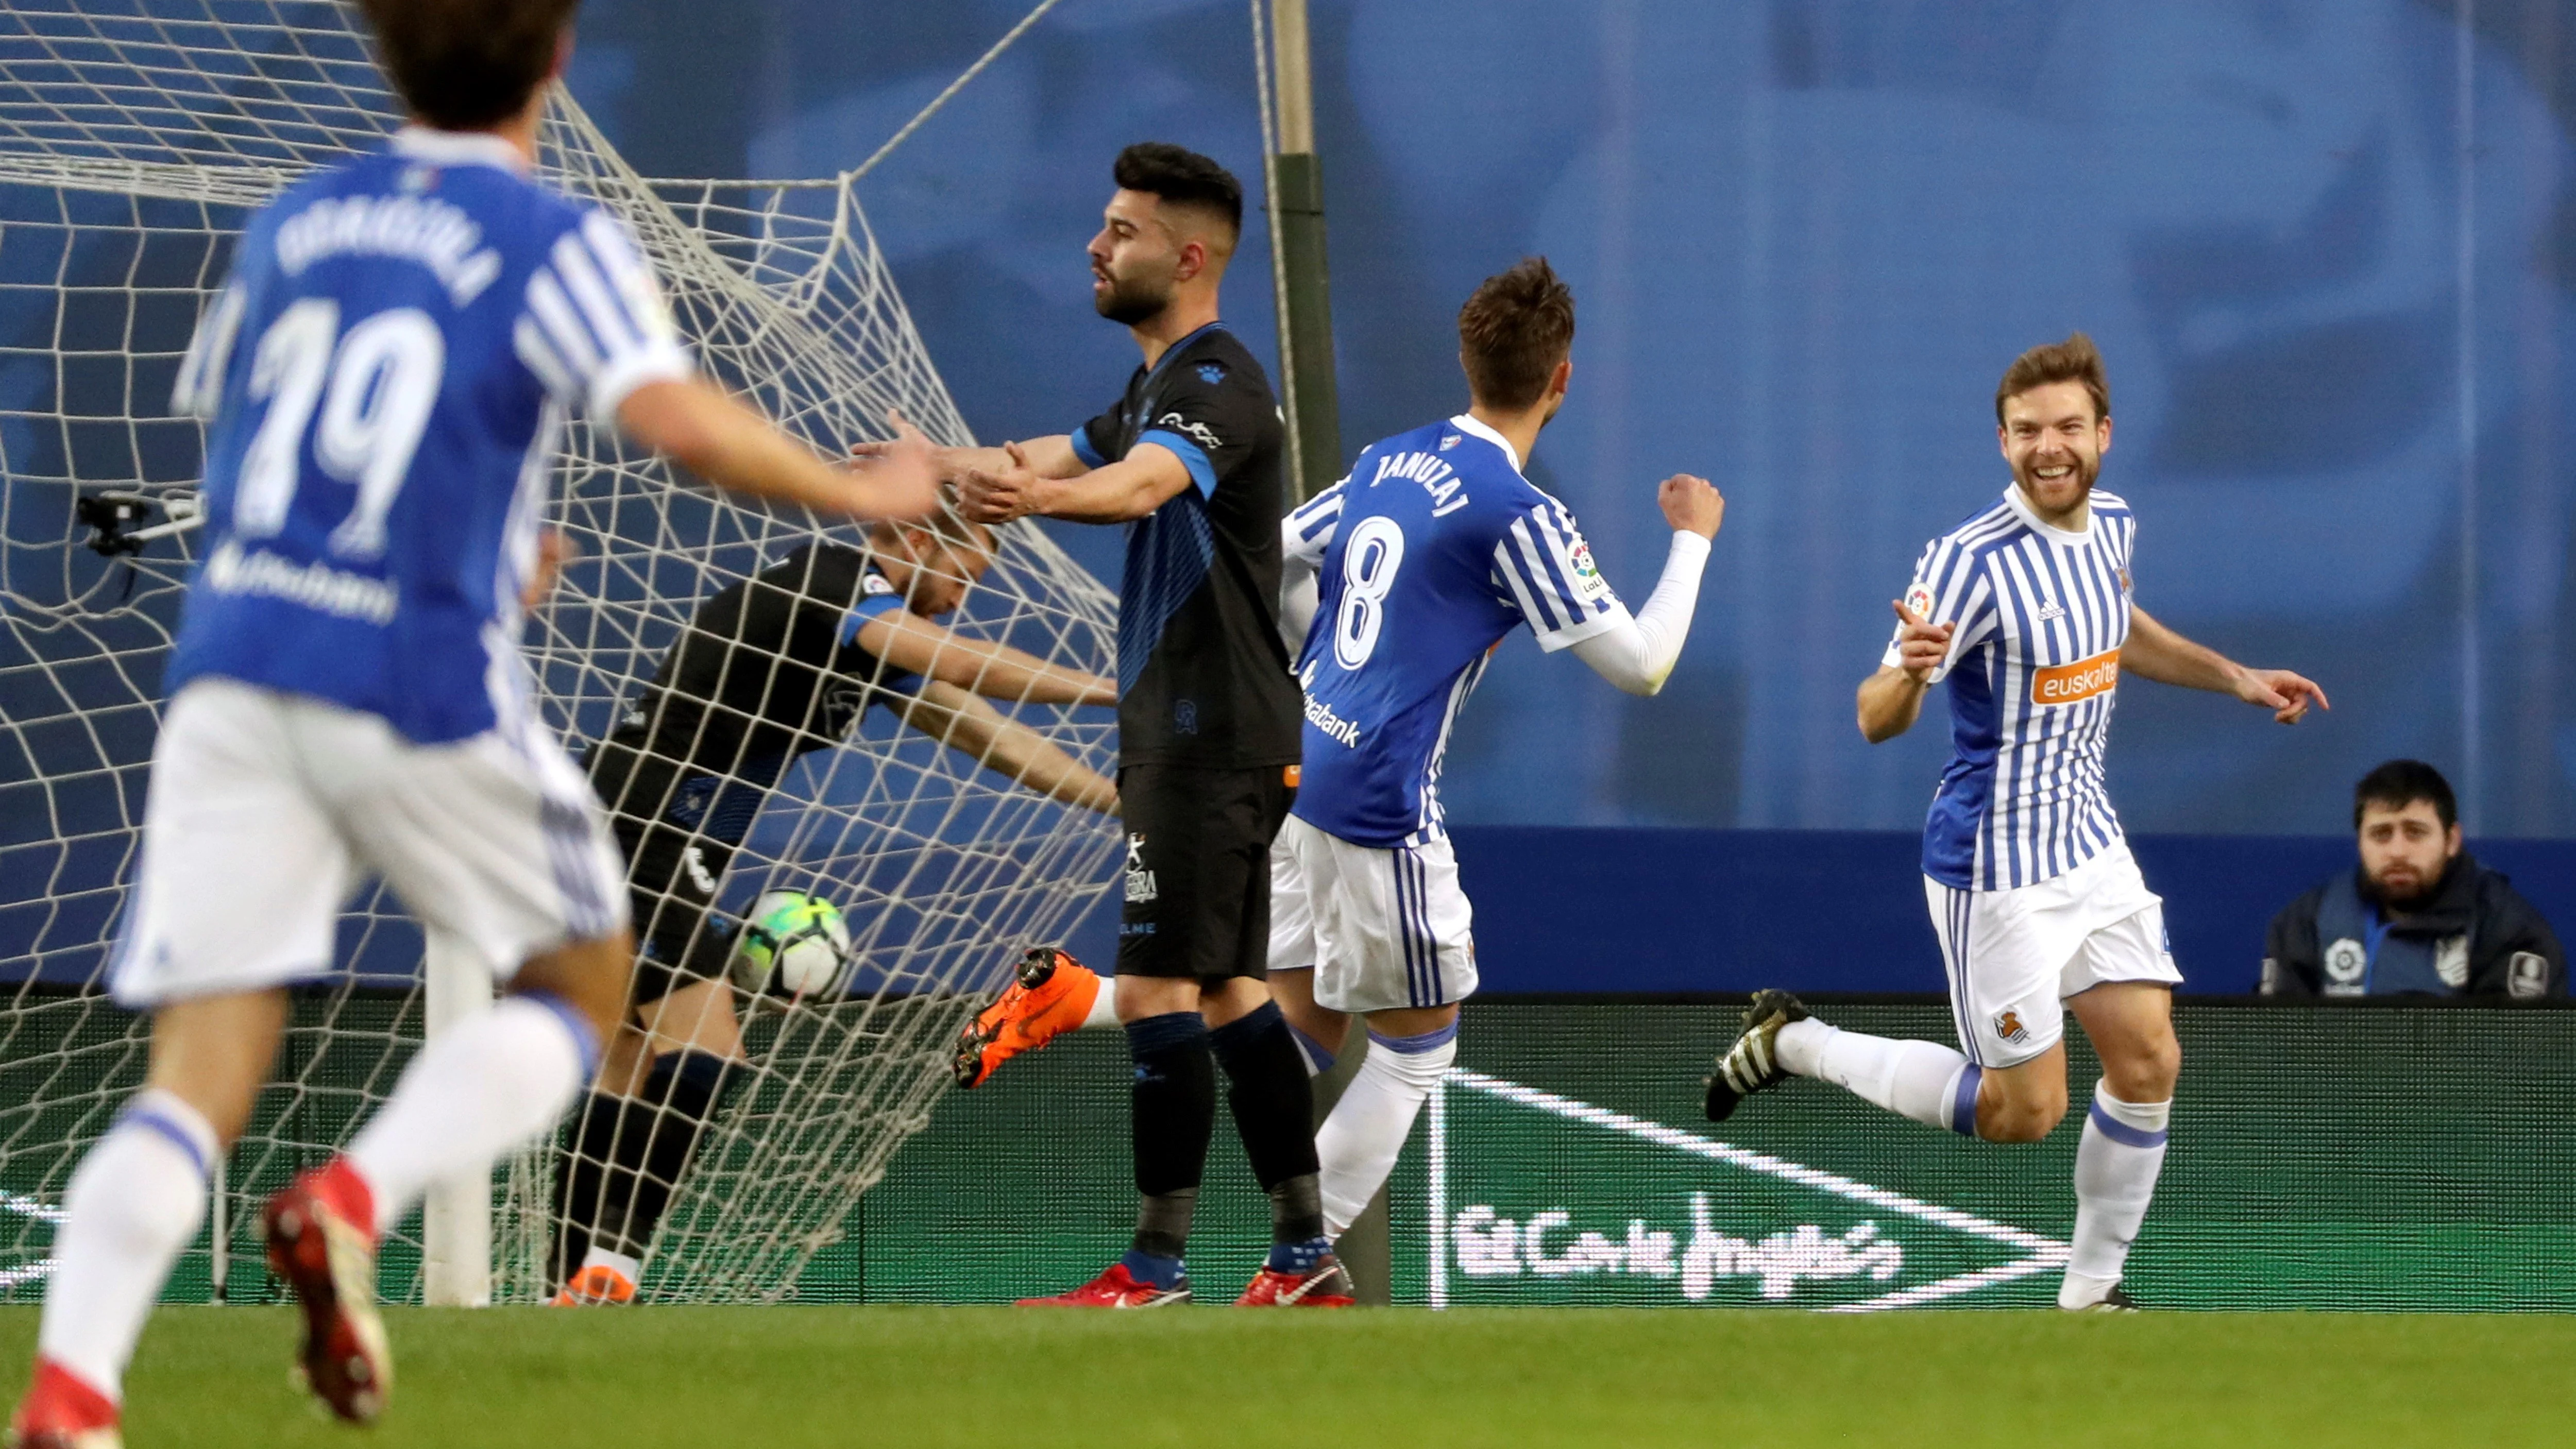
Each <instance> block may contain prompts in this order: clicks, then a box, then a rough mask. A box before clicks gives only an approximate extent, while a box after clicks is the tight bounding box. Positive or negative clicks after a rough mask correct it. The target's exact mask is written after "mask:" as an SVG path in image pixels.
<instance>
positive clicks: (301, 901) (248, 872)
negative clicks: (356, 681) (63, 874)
mask: <svg viewBox="0 0 2576 1449" xmlns="http://www.w3.org/2000/svg"><path fill="white" fill-rule="evenodd" d="M366 874H371V875H376V876H380V877H382V878H383V879H384V881H385V882H386V883H387V884H388V885H390V886H392V887H393V889H394V893H395V894H396V895H398V896H400V897H402V901H403V904H404V906H405V907H406V908H407V909H409V910H410V912H411V913H412V915H413V916H414V917H416V918H417V919H419V920H420V921H421V922H422V924H424V925H425V926H430V927H433V928H437V929H440V930H444V931H446V932H448V933H449V934H451V935H453V936H455V937H457V938H459V939H460V940H461V941H463V942H464V943H465V944H467V945H469V946H471V947H472V948H473V949H474V950H475V951H476V952H477V953H479V954H480V955H481V956H482V958H483V959H484V960H485V961H487V962H489V963H490V964H491V966H492V968H493V970H494V972H495V973H496V975H497V976H499V977H500V978H501V979H504V980H506V979H508V977H509V976H510V975H511V974H512V973H514V972H516V971H517V970H518V968H519V964H520V963H521V962H523V961H525V960H526V959H527V958H528V957H530V956H532V955H535V954H537V953H539V952H541V951H547V950H551V949H553V948H554V947H557V946H560V945H563V944H564V943H566V942H569V941H581V940H593V939H596V938H598V937H601V936H606V935H608V934H610V933H611V932H613V931H615V930H616V929H617V928H619V927H620V926H622V925H624V924H625V922H626V909H627V908H626V884H625V871H624V869H623V867H622V866H621V864H620V861H619V857H618V854H617V846H616V843H615V841H614V840H613V839H612V838H611V837H610V836H609V833H608V826H607V822H606V821H605V819H604V818H603V817H602V816H601V813H600V810H599V806H598V804H597V802H596V801H595V800H594V799H593V797H592V795H591V792H590V787H589V784H588V782H586V781H585V780H584V779H583V778H582V775H581V772H580V771H579V770H578V769H576V768H574V766H573V763H572V761H571V760H570V759H568V758H566V757H565V755H564V752H563V746H562V745H560V744H558V743H557V742H556V741H555V740H554V738H553V737H552V736H551V735H550V734H548V733H547V732H546V731H545V730H544V729H543V728H542V727H540V726H535V725H530V726H527V727H524V728H522V729H519V730H516V731H509V732H505V731H502V730H494V731H490V732H488V733H485V734H480V735H476V736H474V737H473V738H472V739H467V740H460V741H457V742H456V743H454V744H449V745H416V744H413V743H412V742H410V741H409V740H406V739H404V738H403V737H402V736H401V735H399V734H397V733H396V732H395V731H394V728H393V726H392V725H390V724H387V723H386V722H385V721H384V720H383V719H381V718H379V717H377V716H375V715H372V714H363V713H359V712H357V711H353V710H347V709H342V708H340V707H339V706H337V705H332V704H326V703H323V702H322V701H319V700H314V699H307V698H303V697H301V696H297V695H288V694H279V693H276V692H273V691H270V690H266V689H259V688H254V687H252V686H250V685H246V684H241V683H238V682H235V681H233V680H228V679H206V680H201V681H198V682H195V683H192V684H190V685H188V686H187V687H186V688H185V689H182V690H181V691H180V692H179V697H178V698H177V699H174V700H172V701H171V702H170V708H169V710H168V712H167V713H166V714H164V715H163V717H162V723H161V737H160V740H159V741H158V742H157V743H156V744H155V745H154V747H153V751H152V794H151V800H150V802H149V804H148V805H147V806H146V807H145V811H144V818H143V853H142V860H141V863H140V864H139V865H138V867H137V868H136V872H135V892H134V897H133V900H132V902H131V906H130V909H129V912H128V915H127V920H126V926H125V929H124V931H123V933H122V938H121V939H120V940H119V941H118V943H117V950H116V959H115V962H114V964H113V965H112V966H111V967H110V981H111V983H112V985H113V987H114V989H115V994H116V999H117V1000H118V1001H119V1002H120V1003H122V1004H124V1005H126V1006H132V1007H149V1006H157V1005H161V1004H163V1003H165V1002H169V1001H173V1000H182V999H185V998H188V997H196V996H211V995H218V994H222V993H226V992H235V991H257V990H262V989H265V988H268V987H273V986H282V985H285V984H286V983H288V982H291V981H297V980H302V979H305V978H309V977H313V976H318V975H321V974H323V973H325V972H327V971H329V970H330V969H331V966H332V942H333V937H334V929H333V928H334V926H335V925H336V924H337V921H338V917H339V914H340V909H341V907H342V905H343V904H344V903H345V902H346V901H347V900H348V898H349V895H350V893H351V892H352V890H353V889H354V888H355V887H356V886H357V884H358V882H359V880H360V878H361V876H362V875H366Z"/></svg>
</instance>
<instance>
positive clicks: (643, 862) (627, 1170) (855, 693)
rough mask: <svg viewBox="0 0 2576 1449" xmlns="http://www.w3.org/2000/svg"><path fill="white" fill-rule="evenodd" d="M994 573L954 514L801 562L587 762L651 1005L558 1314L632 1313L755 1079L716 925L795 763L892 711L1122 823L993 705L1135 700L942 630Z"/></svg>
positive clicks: (609, 1100)
mask: <svg viewBox="0 0 2576 1449" xmlns="http://www.w3.org/2000/svg"><path fill="white" fill-rule="evenodd" d="M891 451H892V445H888V444H867V445H862V446H861V447H860V448H859V449H858V452H859V453H860V455H861V456H862V457H879V456H884V455H886V454H888V453H890V452H891ZM992 565H993V538H992V531H991V530H990V529H987V528H984V527H981V526H980V525H976V524H971V523H968V522H966V521H965V520H964V519H962V518H960V517H958V516H957V515H956V514H955V513H954V512H951V511H947V510H942V511H941V512H938V513H934V514H932V515H931V516H930V517H929V518H927V519H924V520H922V521H921V522H918V523H906V524H895V523H884V524H879V525H878V526H877V527H876V528H875V529H873V530H871V531H870V533H869V535H868V539H867V546H866V548H864V549H856V548H850V547H847V546H845V545H842V544H837V543H816V544H811V545H808V546H806V547H804V548H800V549H797V550H796V551H794V552H793V553H790V554H789V555H788V556H787V557H786V558H784V559H782V560H780V561H779V562H778V563H776V564H773V565H771V566H770V567H768V568H766V569H763V570H762V571H761V572H760V573H759V574H758V575H756V576H754V577H752V578H749V579H745V580H743V581H742V582H740V583H737V584H734V585H732V586H731V587H729V588H726V589H723V590H720V591H719V592H717V593H716V594H714V595H712V596H711V597H709V598H708V599H707V600H706V602H704V603H702V604H700V605H699V606H698V609H697V612H696V613H695V614H694V615H692V616H691V617H690V620H689V626H688V628H687V629H686V630H684V631H683V632H682V633H681V635H680V638H679V640H678V641H677V642H676V643H674V644H673V645H672V646H671V649H670V652H669V653H668V654H666V655H664V656H663V659H662V662H661V665H660V667H659V668H657V669H656V670H655V671H654V673H653V677H652V678H651V679H650V680H648V681H646V683H645V685H644V689H643V692H642V694H641V696H640V698H639V699H638V700H637V702H636V706H635V709H634V711H633V713H632V714H630V715H629V716H628V717H627V719H626V721H625V723H623V724H622V725H620V726H619V727H618V729H617V730H616V731H615V732H614V733H612V734H610V735H609V736H608V738H606V739H604V740H602V741H600V742H599V743H598V744H597V745H595V746H593V747H592V748H591V751H590V756H589V759H588V761H587V765H588V769H589V773H590V776H591V782H592V784H593V785H594V786H596V787H597V789H598V791H599V798H600V803H601V804H603V805H605V806H606V807H608V811H609V824H610V827H611V828H612V829H613V830H615V832H616V834H617V840H618V843H619V844H620V845H621V846H623V847H624V848H625V851H626V855H627V859H628V861H629V862H630V865H629V867H628V878H627V880H628V886H629V891H630V894H631V896H632V907H633V910H634V913H635V920H636V924H637V932H636V934H637V935H638V936H640V937H641V938H642V953H641V955H639V956H638V958H637V960H636V966H635V986H634V995H633V1000H634V1006H633V1008H632V1010H631V1012H630V1014H629V1016H628V1019H627V1022H626V1025H625V1026H624V1028H623V1029H621V1030H620V1031H619V1032H618V1033H617V1035H616V1037H615V1038H614V1039H612V1040H611V1041H610V1043H609V1046H608V1051H607V1060H606V1062H605V1063H604V1064H603V1066H602V1067H601V1069H600V1079H599V1085H598V1086H597V1087H596V1088H594V1089H593V1091H592V1093H591V1095H590V1097H589V1099H588V1100H587V1101H586V1102H585V1103H584V1104H583V1107H582V1110H581V1111H580V1112H579V1113H577V1114H575V1118H574V1120H575V1123H576V1124H577V1125H576V1126H575V1127H574V1129H573V1137H572V1156H571V1159H570V1161H569V1162H568V1163H567V1164H566V1167H565V1170H564V1171H563V1172H562V1173H560V1174H559V1175H558V1177H557V1180H556V1192H557V1197H556V1207H555V1211H556V1237H555V1242H556V1249H555V1254H554V1257H553V1259H552V1260H551V1266H550V1268H549V1273H550V1276H551V1277H552V1278H553V1279H554V1280H555V1281H556V1282H557V1283H559V1284H561V1285H562V1291H561V1293H560V1294H558V1296H557V1297H556V1299H555V1302H556V1303H558V1304H561V1305H567V1306H572V1305H583V1304H602V1303H625V1302H630V1301H632V1300H633V1299H634V1297H635V1286H636V1283H637V1282H638V1280H639V1278H640V1276H641V1274H642V1270H643V1258H644V1254H645V1251H646V1249H647V1248H649V1247H650V1246H651V1245H652V1242H653V1232H654V1229H655V1228H656V1227H657V1226H659V1225H660V1223H661V1220H662V1214H663V1212H664V1210H665V1209H666V1208H667V1207H668V1206H669V1205H670V1200H671V1194H672V1192H673V1190H674V1188H675V1187H676V1186H677V1184H678V1182H679V1180H680V1177H681V1175H682V1174H683V1173H684V1172H686V1171H687V1169H688V1165H689V1162H690V1159H691V1158H692V1157H693V1156H694V1154H695V1153H696V1151H697V1146H698V1141H699V1138H700V1137H701V1136H702V1135H703V1134H704V1132H705V1131H706V1127H707V1124H708V1122H709V1120H710V1119H711V1118H712V1117H713V1116H714V1114H715V1111H716V1109H717V1107H718V1106H720V1105H721V1104H722V1102H723V1100H724V1098H725V1096H726V1094H727V1093H728V1092H729V1091H730V1090H731V1088H732V1087H733V1086H734V1084H735V1083H736V1082H738V1081H739V1080H740V1079H741V1078H742V1076H743V1073H742V1072H740V1071H738V1070H733V1069H732V1067H733V1065H734V1064H736V1063H739V1062H741V1061H742V1060H743V1045H742V1028H741V1023H740V1021H739V1019H738V1018H737V1017H736V1016H735V1015H734V1003H733V988H732V987H731V986H730V985H729V984H728V983H727V980H726V966H727V963H728V961H729V959H730V958H731V956H732V954H733V950H734V945H735V932H734V930H733V929H732V927H731V926H730V924H729V923H727V922H725V921H724V920H723V919H722V917H721V916H718V915H716V914H714V912H715V904H716V896H717V894H718V892H719V891H720V890H721V889H722V887H723V882H724V877H725V872H726V870H727V868H728V867H730V866H731V864H732V862H733V854H734V851H735V850H736V848H738V847H739V846H740V845H741V844H742V841H743V837H744V836H745V835H746V834H747V833H748V832H749V831H750V829H751V823H752V819H753V817H754V816H755V815H757V814H758V813H759V811H760V807H761V803H762V802H763V801H764V800H766V799H767V798H768V796H769V792H770V790H771V789H772V788H773V787H775V786H776V785H777V783H778V781H779V780H780V779H781V777H783V776H784V775H785V774H786V772H787V769H788V767H789V766H790V765H791V764H793V763H794V762H795V761H796V760H798V759H800V758H802V757H803V756H805V755H808V754H811V753H813V752H815V751H817V750H826V749H831V748H833V747H835V746H837V745H839V744H840V743H841V742H842V740H843V739H844V738H845V737H846V736H847V735H848V734H849V733H850V731H851V729H852V728H853V727H854V726H855V725H856V724H857V723H858V719H859V716H860V715H861V714H862V713H863V712H865V711H866V710H867V709H868V708H869V707H870V706H871V705H883V706H885V707H886V708H887V709H889V710H892V711H893V712H894V713H895V715H896V716H897V717H899V718H900V719H902V720H903V721H904V723H906V724H908V725H910V726H911V727H913V728H914V729H917V730H919V731H921V732H922V733H923V734H926V735H928V736H930V737H931V738H932V739H935V740H938V741H940V742H941V743H943V744H946V745H949V746H950V747H952V748H954V749H957V750H959V751H961V752H963V753H965V754H966V755H968V756H970V757H971V758H973V759H974V760H976V761H977V762H978V763H980V764H983V765H986V766H988V767H990V768H991V769H993V770H996V771H999V772H1000V773H1002V774H1004V775H1007V776H1009V777H1010V778H1011V779H1013V780H1015V781H1017V782H1018V783H1020V784H1022V785H1025V786H1027V787H1028V788H1030V789H1032V790H1035V791H1038V792H1039V793H1041V794H1045V795H1049V796H1052V797H1053V798H1055V799H1057V800H1061V801H1063V802H1064V803H1066V804H1068V805H1078V806H1083V807H1085V808H1088V809H1092V810H1100V811H1111V810H1115V809H1117V808H1118V792H1117V790H1116V788H1115V787H1114V786H1112V785H1111V784H1110V783H1109V782H1108V781H1107V780H1104V779H1102V778H1101V777H1100V776H1099V775H1097V774H1094V773H1093V772H1092V771H1090V770H1088V769H1085V768H1084V767H1083V766H1082V765H1081V764H1080V763H1079V762H1077V761H1076V760H1074V759H1073V758H1072V757H1071V756H1069V755H1067V754H1065V753H1064V751H1062V750H1060V749H1057V748H1056V747H1055V746H1054V745H1052V744H1050V743H1048V741H1047V740H1046V738H1045V737H1044V736H1042V735H1040V734H1038V733H1037V732H1036V731H1035V730H1032V729H1030V728H1029V727H1028V726H1026V725H1023V724H1021V723H1019V722H1018V721H1016V720H1014V719H1012V718H1010V717H1009V716H1007V715H1005V714H1003V713H1002V712H1001V711H999V710H996V709H995V708H993V707H992V706H991V705H990V704H987V703H985V699H986V698H988V697H989V698H992V699H999V700H1006V701H1011V702H1014V703H1019V702H1026V703H1035V704H1075V705H1085V704H1088V705H1111V704H1115V703H1117V702H1118V687H1117V685H1116V684H1115V683H1114V682H1113V681H1111V680H1107V679H1103V678H1100V677H1099V676H1097V675H1092V674H1086V673H1082V672H1080V671H1078V670H1071V669H1065V668H1061V667H1059V666H1056V665H1052V664H1049V663H1047V662H1046V661H1045V660H1043V659H1039V658H1037V657H1036V656H1034V655H1030V654H1026V653H1023V652H1022V651H1020V650H1017V649H1013V648H1011V647H1009V646H1008V645H1004V644H997V643H992V642H990V641H987V640H982V639H976V638H973V637H970V636H968V635H964V634H959V633H955V632H953V631H951V630H949V629H947V628H945V627H944V626H942V625H940V624H938V623H935V622H933V621H934V620H936V619H937V618H939V617H940V616H942V615H945V614H948V613H951V612H953V611H955V610H956V609H957V608H958V607H959V606H960V605H961V604H963V603H964V602H965V599H966V593H967V590H968V589H969V588H971V587H973V585H974V582H975V581H976V580H977V579H979V578H981V577H983V575H984V572H985V571H986V570H987V569H989V568H991V567H992Z"/></svg>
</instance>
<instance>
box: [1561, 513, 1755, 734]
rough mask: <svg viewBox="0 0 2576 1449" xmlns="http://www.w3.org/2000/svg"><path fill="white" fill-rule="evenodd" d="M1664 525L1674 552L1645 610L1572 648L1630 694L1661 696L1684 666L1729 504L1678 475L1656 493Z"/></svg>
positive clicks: (1605, 677)
mask: <svg viewBox="0 0 2576 1449" xmlns="http://www.w3.org/2000/svg"><path fill="white" fill-rule="evenodd" d="M1656 501H1657V502H1658V503H1660V504H1661V505H1663V510H1664V521H1665V522H1666V523H1669V524H1671V525H1672V526H1673V546H1672V550H1671V551H1670V552H1669V553H1667V554H1665V555H1664V574H1663V577H1662V578H1661V579H1659V580H1658V581H1656V584H1655V591H1654V592H1653V593H1652V594H1649V595H1648V596H1647V597H1646V607H1645V608H1643V609H1641V610H1639V611H1638V612H1637V615H1636V617H1635V618H1634V619H1631V620H1628V621H1627V622H1626V623H1625V624H1623V625H1622V626H1620V627H1616V628H1612V629H1608V630H1605V631H1604V632H1602V633H1598V634H1594V635H1592V636H1590V637H1588V638H1585V639H1580V640H1577V641H1576V642H1575V644H1574V646H1573V647H1574V657H1575V658H1577V659H1580V660H1582V661H1583V662H1584V663H1585V664H1588V665H1590V666H1591V667H1592V672H1593V673H1595V674H1598V675H1600V676H1601V677H1602V678H1603V679H1606V680H1608V681H1610V683H1611V684H1612V685H1614V686H1616V687H1617V688H1619V689H1621V690H1624V691H1626V692H1627V693H1629V694H1646V695H1651V694H1658V693H1661V692H1662V690H1663V687H1664V681H1665V680H1666V679H1669V678H1671V677H1672V673H1673V666H1674V665H1675V664H1677V663H1679V662H1681V657H1682V644H1683V642H1684V641H1685V640H1687V639H1689V638H1690V626H1691V614H1692V613H1693V611H1695V610H1696V609H1697V608H1698V606H1699V577H1700V572H1701V570H1702V569H1703V568H1705V567H1706V566H1707V564H1708V548H1709V543H1710V541H1711V540H1713V539H1715V538H1716V537H1717V530H1718V527H1719V525H1720V524H1722V523H1724V522H1725V519H1726V500H1725V499H1724V498H1722V497H1720V496H1719V495H1718V491H1717V490H1716V489H1715V488H1712V487H1710V486H1709V482H1708V480H1707V479H1705V478H1694V477H1692V476H1690V475H1689V474H1687V473H1676V474H1674V475H1673V476H1672V477H1670V478H1667V479H1665V480H1664V481H1663V484H1662V485H1661V486H1660V487H1659V488H1657V489H1656Z"/></svg>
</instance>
